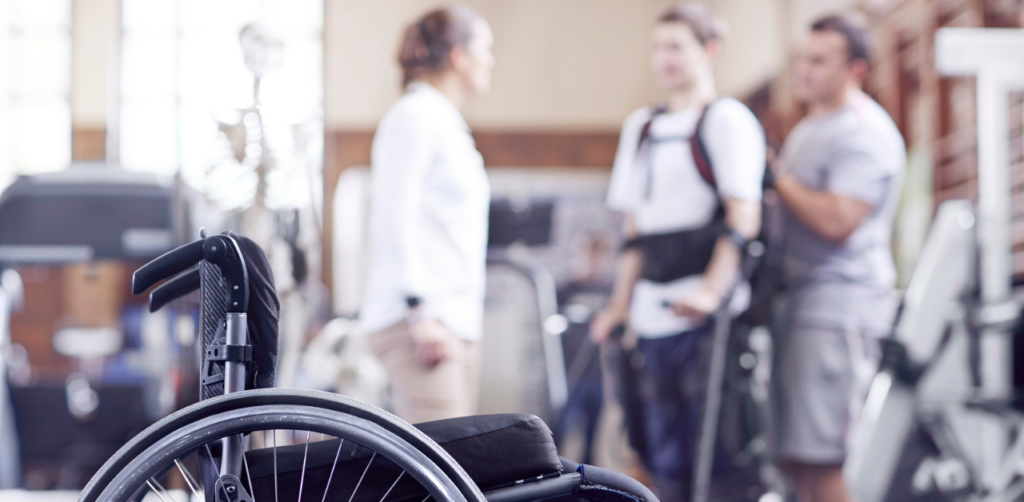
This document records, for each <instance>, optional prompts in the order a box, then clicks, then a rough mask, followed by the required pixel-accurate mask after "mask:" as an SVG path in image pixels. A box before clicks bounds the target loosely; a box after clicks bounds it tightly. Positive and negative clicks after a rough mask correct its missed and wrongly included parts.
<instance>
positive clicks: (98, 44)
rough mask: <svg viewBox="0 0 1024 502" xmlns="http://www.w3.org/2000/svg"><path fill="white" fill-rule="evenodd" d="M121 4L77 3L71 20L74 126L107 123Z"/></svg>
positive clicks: (103, 1)
mask: <svg viewBox="0 0 1024 502" xmlns="http://www.w3.org/2000/svg"><path fill="white" fill-rule="evenodd" d="M119 4H120V2H119V0H74V2H73V3H72V18H71V38H72V46H71V51H72V52H71V58H72V59H71V61H72V62H71V123H72V124H73V126H74V127H76V128H78V127H82V128H102V127H104V126H105V125H106V123H107V82H108V78H110V77H111V76H112V73H111V71H112V70H113V69H114V61H115V59H113V55H114V51H115V48H116V43H117V36H118V33H119V31H120V30H119V27H118V14H117V13H118V6H119Z"/></svg>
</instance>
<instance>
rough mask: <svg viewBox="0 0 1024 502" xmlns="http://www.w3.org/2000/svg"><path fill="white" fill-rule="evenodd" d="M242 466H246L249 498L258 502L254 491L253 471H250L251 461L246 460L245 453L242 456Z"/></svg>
mask: <svg viewBox="0 0 1024 502" xmlns="http://www.w3.org/2000/svg"><path fill="white" fill-rule="evenodd" d="M242 465H244V466H245V477H246V478H247V479H248V480H249V496H250V497H252V502H256V492H255V491H254V490H253V489H252V471H250V470H249V460H248V459H246V458H245V453H243V454H242Z"/></svg>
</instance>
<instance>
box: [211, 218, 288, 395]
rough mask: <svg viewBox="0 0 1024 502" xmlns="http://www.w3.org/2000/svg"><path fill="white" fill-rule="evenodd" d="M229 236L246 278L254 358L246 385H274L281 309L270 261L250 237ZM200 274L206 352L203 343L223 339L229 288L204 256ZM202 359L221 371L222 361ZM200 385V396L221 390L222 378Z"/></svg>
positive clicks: (216, 267)
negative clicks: (232, 240)
mask: <svg viewBox="0 0 1024 502" xmlns="http://www.w3.org/2000/svg"><path fill="white" fill-rule="evenodd" d="M228 236H230V237H231V238H233V239H234V240H235V242H237V243H238V248H239V250H240V251H241V253H242V258H243V259H244V260H245V266H246V270H247V275H248V278H249V308H248V310H247V311H246V319H247V321H248V326H247V327H248V335H249V344H250V345H252V359H253V360H252V364H251V365H250V367H249V368H247V374H246V381H245V388H246V389H262V388H269V387H273V386H274V380H275V376H276V373H277V343H278V321H279V318H280V311H281V304H280V302H279V301H278V299H277V290H276V289H275V287H274V274H273V272H272V271H271V270H270V261H269V260H268V259H267V255H266V253H264V252H263V249H261V248H260V247H259V246H258V245H257V244H256V243H255V242H253V241H252V239H249V238H248V237H244V236H242V235H239V234H236V233H234V232H228ZM199 274H200V293H199V294H200V302H201V309H200V313H201V316H200V326H201V330H202V334H203V349H204V350H203V354H205V353H206V351H205V348H206V347H208V346H210V345H214V344H222V343H224V341H225V333H224V323H225V319H227V298H228V289H227V283H226V281H225V280H224V275H223V274H222V273H221V270H220V268H219V267H218V266H216V265H214V264H211V263H209V262H207V261H206V260H203V261H202V262H201V263H200V268H199ZM205 363H206V361H205V360H204V361H203V364H202V365H201V367H202V368H204V372H209V373H212V374H213V375H219V374H223V371H224V364H223V363H222V362H220V363H213V364H211V365H209V367H207V365H206V364H205ZM204 376H205V375H204ZM201 388H202V390H201V391H200V399H209V398H211V397H217V396H220V395H223V394H224V383H223V381H220V382H216V383H212V384H209V385H202V386H201Z"/></svg>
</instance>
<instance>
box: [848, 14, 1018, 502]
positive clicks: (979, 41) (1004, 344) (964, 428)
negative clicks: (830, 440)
mask: <svg viewBox="0 0 1024 502" xmlns="http://www.w3.org/2000/svg"><path fill="white" fill-rule="evenodd" d="M935 42H936V44H935V45H936V47H935V55H936V67H937V69H938V70H939V72H940V73H943V74H944V75H952V76H976V77H977V99H978V103H977V110H978V203H977V205H976V206H975V205H972V204H971V203H970V202H967V201H962V200H961V201H956V200H954V201H947V202H945V203H943V204H942V205H941V206H940V207H939V210H938V212H937V214H936V217H935V221H934V223H933V224H932V228H931V230H930V232H929V234H928V238H927V240H926V241H925V245H924V247H923V250H922V253H921V256H920V258H919V259H918V264H917V266H916V268H915V269H914V274H913V276H912V278H911V282H910V286H909V288H908V289H907V292H906V295H905V297H904V300H903V304H902V308H901V311H900V315H899V316H898V318H897V320H896V325H895V331H894V333H893V338H892V339H891V340H887V341H886V344H885V346H884V351H883V362H882V367H881V371H880V372H879V373H878V374H877V376H876V377H875V379H874V381H873V382H872V385H871V389H870V391H869V393H868V397H867V401H866V403H865V407H864V410H863V416H862V419H861V422H860V424H859V426H858V428H857V430H856V431H854V435H853V442H852V444H851V448H850V453H849V456H848V458H847V462H846V464H845V466H844V469H843V475H844V477H845V478H846V481H847V485H848V486H849V487H850V490H851V492H852V494H853V495H854V496H855V498H857V499H858V500H860V501H862V502H880V501H882V500H886V499H889V498H892V497H894V496H898V495H894V494H896V493H902V492H903V491H913V492H914V493H915V494H918V495H929V494H935V493H938V494H939V495H940V496H946V497H955V498H965V499H970V500H992V501H996V500H1017V499H1018V498H1019V497H1020V496H1021V494H1024V477H1022V476H1021V473H1020V469H1019V466H1020V464H1021V461H1022V459H1024V441H1022V438H1024V435H1022V434H1021V432H1022V431H1024V416H1022V415H1021V414H1020V413H1019V412H1018V411H1016V410H1014V408H1013V406H1012V404H1013V399H1012V397H1013V396H1012V389H1011V378H1010V366H1011V364H1010V360H1011V359H1010V357H1011V353H1012V351H1011V350H1010V346H1011V339H1010V336H1009V332H1010V330H1011V328H1012V327H1013V326H1014V325H1015V324H1016V323H1017V322H1018V319H1019V316H1020V309H1021V306H1020V304H1019V303H1018V302H1017V301H1015V300H1014V299H1013V298H1012V296H1011V290H1010V287H1011V279H1012V269H1011V266H1010V265H1011V261H1010V259H1011V257H1010V241H1009V239H1010V234H1011V232H1010V228H1011V225H1010V215H1011V211H1010V191H1009V188H1010V186H1011V183H1010V179H1009V176H1010V169H1009V168H1008V166H1009V152H1010V149H1009V135H1008V134H1007V133H1006V131H1008V130H1009V123H1010V122H1009V120H1010V115H1009V111H1008V110H1009V108H1010V107H1009V104H1008V96H1009V93H1010V92H1011V91H1013V90H1020V89H1022V88H1024V66H1021V65H1019V64H1012V63H1013V62H1015V61H1020V60H1021V59H1020V57H1021V56H1022V55H1024V32H1022V31H1021V30H1002V29H967V28H944V29H942V30H939V31H938V32H937V33H936V37H935ZM965 356H966V357H965ZM922 437H923V438H925V439H926V440H930V442H931V449H932V450H934V451H932V452H927V453H926V454H925V455H924V458H923V460H921V459H915V458H908V453H907V450H908V443H910V442H913V441H915V440H918V439H920V438H922ZM931 453H937V454H935V455H932V454H931ZM908 461H909V462H911V463H912V465H910V466H909V467H911V468H912V469H913V472H912V473H911V474H912V476H911V479H910V480H909V481H907V480H905V479H902V478H900V479H897V476H896V474H897V473H898V472H900V471H901V469H902V468H904V467H908V466H905V465H902V464H904V463H906V462H908ZM915 462H916V464H914V463H915ZM904 483H906V484H909V485H911V486H910V487H907V486H903V484H904ZM909 488H912V490H910V489H909Z"/></svg>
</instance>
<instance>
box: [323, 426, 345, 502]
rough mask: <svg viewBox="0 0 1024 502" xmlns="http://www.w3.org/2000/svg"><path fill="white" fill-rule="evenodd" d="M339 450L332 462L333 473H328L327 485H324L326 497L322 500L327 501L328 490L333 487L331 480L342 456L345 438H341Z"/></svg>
mask: <svg viewBox="0 0 1024 502" xmlns="http://www.w3.org/2000/svg"><path fill="white" fill-rule="evenodd" d="M340 439H341V441H339V442H338V452H337V453H335V454H334V463H333V464H331V473H330V474H328V475H327V486H325V487H324V498H323V499H322V500H321V501H320V502H326V501H327V490H330V488H331V480H332V479H334V468H335V467H337V466H338V459H339V458H341V445H343V444H345V438H340Z"/></svg>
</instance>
